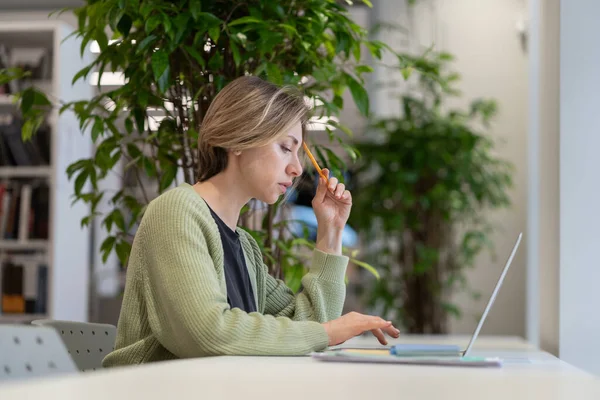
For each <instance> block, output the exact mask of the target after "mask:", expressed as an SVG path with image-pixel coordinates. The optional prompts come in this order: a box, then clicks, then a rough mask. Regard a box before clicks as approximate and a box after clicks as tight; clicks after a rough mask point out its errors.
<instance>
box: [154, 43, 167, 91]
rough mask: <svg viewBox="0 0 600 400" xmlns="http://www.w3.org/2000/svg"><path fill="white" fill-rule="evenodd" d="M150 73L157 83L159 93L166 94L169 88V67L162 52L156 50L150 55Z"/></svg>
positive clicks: (165, 54)
mask: <svg viewBox="0 0 600 400" xmlns="http://www.w3.org/2000/svg"><path fill="white" fill-rule="evenodd" d="M152 72H153V73H154V79H155V80H156V81H157V83H158V89H159V91H160V92H161V93H164V92H166V90H167V88H168V87H169V78H170V76H169V75H170V67H169V56H168V55H167V53H166V52H165V51H164V50H158V51H156V52H154V53H153V54H152Z"/></svg>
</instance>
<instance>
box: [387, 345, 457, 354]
mask: <svg viewBox="0 0 600 400" xmlns="http://www.w3.org/2000/svg"><path fill="white" fill-rule="evenodd" d="M390 354H393V355H397V356H404V355H406V356H414V355H458V354H462V350H461V348H460V347H459V346H456V345H451V344H408V343H407V344H396V345H393V346H392V347H390Z"/></svg>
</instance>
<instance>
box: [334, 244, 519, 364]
mask: <svg viewBox="0 0 600 400" xmlns="http://www.w3.org/2000/svg"><path fill="white" fill-rule="evenodd" d="M522 238H523V233H519V236H518V237H517V241H516V243H515V245H514V246H513V248H512V251H511V252H510V255H509V257H508V260H507V261H506V264H505V265H504V268H503V269H502V272H501V273H500V278H499V279H498V282H496V286H495V287H494V291H493V292H492V295H491V296H490V300H489V301H488V303H487V305H486V307H485V310H484V311H483V315H482V316H481V318H480V319H479V323H478V324H477V328H475V332H474V333H473V336H472V337H471V340H470V341H469V345H468V346H467V348H466V349H465V350H460V348H459V347H457V346H452V345H436V344H416V345H414V344H406V345H404V344H398V345H395V346H386V347H383V348H384V349H385V348H387V349H396V350H397V353H396V354H402V355H404V354H406V355H415V356H417V355H420V356H423V355H428V356H433V357H436V356H453V357H467V356H469V354H470V352H471V350H472V348H473V344H474V343H475V340H477V336H479V332H480V331H481V328H482V327H483V323H484V322H485V319H486V318H487V315H488V313H489V312H490V309H491V308H492V305H493V304H494V301H495V300H496V297H497V296H498V292H499V291H500V287H501V286H502V283H503V282H504V278H505V277H506V273H507V272H508V269H509V268H510V265H511V264H512V262H513V259H514V257H515V254H516V253H517V249H518V248H519V245H520V244H521V239H522ZM344 348H356V347H353V346H348V347H345V346H343V345H342V346H340V347H339V348H338V349H340V350H341V349H344ZM377 348H379V349H382V347H377ZM377 348H375V349H377ZM363 349H365V350H366V349H374V348H373V347H369V348H363Z"/></svg>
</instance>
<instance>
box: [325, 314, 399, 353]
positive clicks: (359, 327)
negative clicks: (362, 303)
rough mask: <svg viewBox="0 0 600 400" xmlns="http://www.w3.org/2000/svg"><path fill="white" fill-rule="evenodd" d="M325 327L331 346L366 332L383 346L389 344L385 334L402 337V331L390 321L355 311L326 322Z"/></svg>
mask: <svg viewBox="0 0 600 400" xmlns="http://www.w3.org/2000/svg"><path fill="white" fill-rule="evenodd" d="M323 326H324V327H325V331H326V332H327V335H328V336H329V346H335V345H338V344H340V343H344V342H345V341H346V340H348V339H352V338H353V337H355V336H358V335H360V334H362V333H363V332H366V331H371V332H372V333H373V335H375V337H376V338H377V340H379V343H381V344H383V345H386V344H387V340H386V339H385V336H384V335H383V332H385V333H387V334H388V335H390V336H391V337H394V338H397V337H398V336H399V335H400V331H399V330H398V329H396V328H395V327H394V326H393V325H392V323H391V322H390V321H386V320H384V319H382V318H380V317H374V316H371V315H364V314H360V313H357V312H354V311H353V312H350V313H348V314H345V315H342V316H341V317H339V318H337V319H334V320H331V321H329V322H325V323H323Z"/></svg>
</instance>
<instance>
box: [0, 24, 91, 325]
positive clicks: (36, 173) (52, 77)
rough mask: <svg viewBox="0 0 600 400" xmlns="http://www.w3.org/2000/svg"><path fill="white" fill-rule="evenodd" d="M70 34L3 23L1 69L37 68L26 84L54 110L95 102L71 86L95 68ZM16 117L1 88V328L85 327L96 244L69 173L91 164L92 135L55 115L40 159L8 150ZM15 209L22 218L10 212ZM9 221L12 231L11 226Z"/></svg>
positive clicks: (61, 27) (64, 29)
mask: <svg viewBox="0 0 600 400" xmlns="http://www.w3.org/2000/svg"><path fill="white" fill-rule="evenodd" d="M71 32H72V28H71V27H70V26H69V25H68V24H66V23H65V22H63V21H59V20H55V21H53V20H47V21H39V20H35V21H27V20H21V21H19V20H13V21H3V22H2V24H0V50H2V47H4V53H3V52H2V51H0V57H2V55H3V54H4V58H0V68H1V65H2V62H4V63H5V64H6V63H7V62H8V63H9V66H15V65H16V64H17V65H23V64H25V65H31V66H32V67H33V69H32V71H33V73H34V75H35V76H34V77H33V78H32V80H31V81H29V82H27V81H26V82H21V84H23V85H28V84H33V85H35V86H37V87H38V88H40V89H41V90H42V91H44V92H45V93H46V94H48V95H49V97H50V98H51V100H52V101H53V102H55V103H56V102H58V101H61V102H67V101H73V100H81V99H89V98H91V97H92V95H93V92H92V91H93V88H92V87H91V86H90V85H89V84H88V83H87V82H84V81H79V82H77V83H75V85H71V81H72V77H73V76H74V75H75V74H76V73H77V71H79V70H80V69H81V68H83V67H84V66H86V65H87V64H89V62H90V61H91V55H90V54H89V52H86V53H85V54H84V57H83V58H82V57H81V56H80V39H79V38H77V37H75V36H71V37H69V38H68V39H66V38H67V36H68V35H69V34H70V33H71ZM65 39H66V40H65ZM23 60H29V61H23ZM11 63H12V65H11ZM18 117H19V116H18V114H17V107H16V106H15V104H14V101H13V96H12V95H11V94H10V89H7V88H3V89H2V91H0V134H1V136H0V145H1V144H2V143H4V144H5V145H4V151H5V153H2V151H1V149H0V193H1V196H0V212H1V214H2V215H0V233H1V234H0V296H2V302H1V304H0V324H1V323H28V322H30V321H32V320H35V319H39V318H52V319H63V320H75V321H87V319H88V303H89V300H88V297H89V285H90V283H89V281H90V276H89V275H90V272H89V270H90V260H91V259H92V254H91V249H92V240H91V232H90V230H89V229H88V228H82V227H81V223H80V221H81V219H82V218H83V217H85V216H86V215H88V213H89V209H88V207H87V206H86V205H85V204H82V203H76V204H74V205H72V201H73V195H74V191H73V183H72V182H70V181H69V180H68V179H67V175H66V173H65V171H66V168H67V166H68V165H69V164H71V163H72V162H74V161H76V160H78V159H81V158H88V157H90V156H91V155H92V154H93V145H92V143H91V140H90V139H89V136H88V135H84V134H82V132H81V130H80V129H79V123H78V121H77V119H76V117H75V115H74V114H73V113H71V112H65V113H63V114H61V115H59V114H58V108H56V109H55V110H53V111H52V112H51V113H50V115H49V116H48V119H47V121H46V124H45V125H44V127H43V128H44V129H45V135H46V140H45V141H43V140H42V139H39V140H38V141H37V142H36V144H35V146H37V147H36V148H37V150H38V152H37V153H35V154H37V156H35V155H34V153H33V152H32V147H31V146H33V145H27V144H23V142H22V141H20V143H17V142H15V140H16V139H14V137H15V136H14V135H13V136H12V139H10V140H12V142H10V141H9V142H8V144H7V140H8V139H7V138H8V137H9V136H8V134H7V133H6V132H7V130H8V129H7V128H6V125H7V124H12V123H13V122H11V121H14V120H15V119H16V120H18ZM2 124H4V129H3V125H2ZM39 136H40V138H41V137H42V136H41V135H39ZM19 140H20V139H19ZM19 146H21V147H19ZM27 146H30V147H27ZM0 147H2V146H0ZM19 149H21V150H25V151H26V152H28V153H27V154H28V155H29V159H28V160H27V159H24V158H23V157H20V158H19V157H17V156H16V154H17V153H18V151H19ZM6 151H8V153H6ZM7 154H11V156H7ZM40 154H42V155H43V157H39V155H40ZM7 193H8V194H9V196H7ZM7 198H9V199H14V198H18V200H6V199H7ZM11 202H12V203H14V207H16V209H17V210H18V212H16V211H15V209H14V208H10V207H8V206H6V204H9V205H10V204H12V203H11ZM11 215H12V217H11ZM11 218H13V221H12V225H9V224H8V223H7V222H6V219H8V220H10V219H11ZM7 227H11V229H7ZM9 283H10V284H9ZM19 287H20V289H21V292H20V293H19V291H18V289H19ZM15 291H16V294H15ZM15 296H16V297H15ZM19 296H21V297H19Z"/></svg>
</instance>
